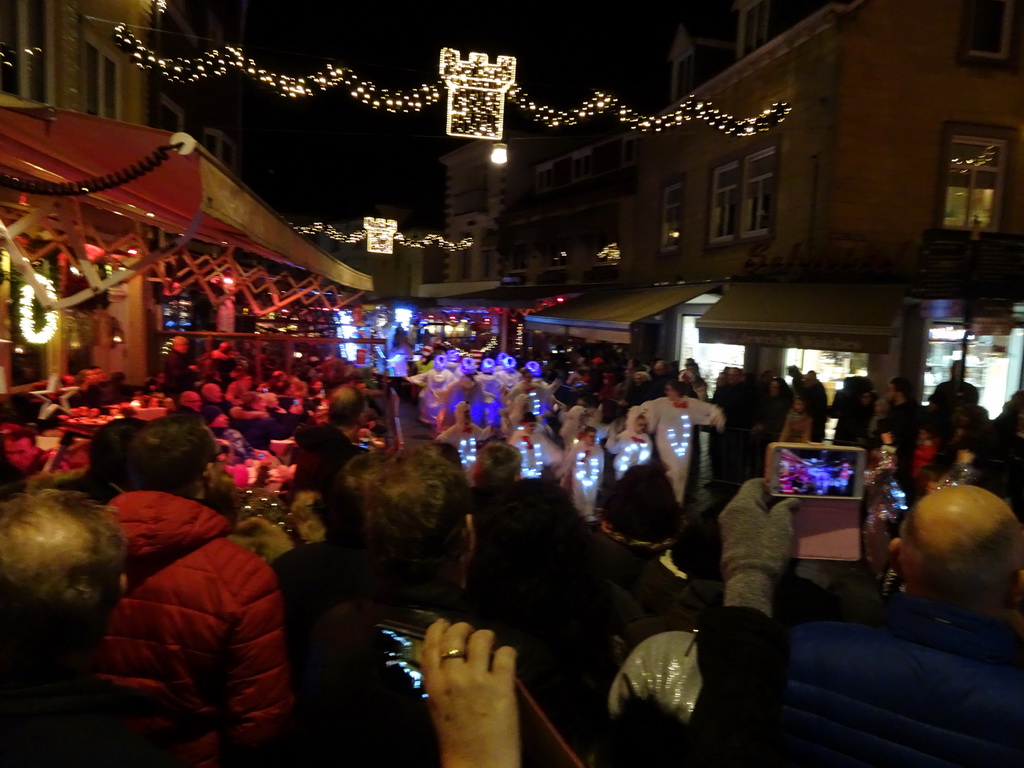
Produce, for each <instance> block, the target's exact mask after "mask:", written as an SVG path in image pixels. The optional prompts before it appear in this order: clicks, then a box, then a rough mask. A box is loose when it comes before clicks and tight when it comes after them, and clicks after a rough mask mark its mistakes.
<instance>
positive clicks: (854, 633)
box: [785, 486, 1024, 768]
mask: <svg viewBox="0 0 1024 768" xmlns="http://www.w3.org/2000/svg"><path fill="white" fill-rule="evenodd" d="M890 555H891V559H892V565H893V568H894V569H895V571H896V572H897V573H898V574H899V575H900V576H901V577H902V579H903V581H904V585H905V590H906V591H905V593H897V594H895V595H893V596H892V597H891V598H890V599H889V603H888V605H887V608H886V618H885V626H884V627H883V628H881V629H870V628H868V627H863V626H856V625H849V624H830V623H813V624H806V625H804V626H802V627H798V628H796V629H795V630H794V631H793V632H792V636H791V637H792V658H791V663H790V671H789V685H788V688H787V691H786V715H785V727H786V731H787V734H788V738H789V743H788V746H789V754H790V758H791V760H792V761H793V762H795V763H796V764H799V765H808V766H812V765H821V766H834V765H838V764H842V765H849V766H853V765H864V766H867V765H915V766H946V765H958V766H967V767H970V766H978V767H979V768H980V767H981V766H984V767H985V768H995V767H999V768H1011V766H1012V767H1017V766H1020V765H1024V714H1022V711H1021V708H1020V706H1019V705H1020V701H1021V700H1022V698H1024V671H1021V670H1020V669H1019V668H1017V667H1016V662H1017V651H1018V648H1019V646H1018V642H1019V641H1018V638H1017V637H1016V636H1015V635H1014V632H1013V630H1012V629H1011V628H1010V627H1009V626H1008V625H1007V624H1006V618H1007V615H1008V611H1016V610H1018V609H1019V606H1020V600H1021V595H1022V593H1024V575H1022V569H1024V540H1022V538H1021V529H1020V525H1019V524H1018V522H1017V520H1016V519H1015V518H1014V516H1013V513H1012V512H1011V511H1010V509H1009V508H1008V507H1007V506H1006V505H1005V504H1004V503H1003V502H1002V501H1001V500H1000V499H999V498H997V497H996V496H994V495H993V494H991V493H989V492H987V491H985V490H982V489H981V488H976V487H971V486H960V487H957V488H944V489H942V490H939V491H937V492H935V493H933V494H931V495H930V496H926V497H924V498H923V499H922V500H921V501H920V502H919V503H918V504H917V506H916V507H915V508H914V510H913V511H912V512H911V513H910V515H909V516H908V517H907V518H906V520H904V522H903V524H902V525H901V527H900V538H898V539H896V540H894V541H893V542H892V544H891V545H890ZM897 724H898V725H897ZM893 726H896V727H893Z"/></svg>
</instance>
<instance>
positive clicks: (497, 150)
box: [491, 141, 508, 165]
mask: <svg viewBox="0 0 1024 768" xmlns="http://www.w3.org/2000/svg"><path fill="white" fill-rule="evenodd" d="M491 162H492V163H494V164H495V165H504V164H505V163H507V162H508V145H507V144H502V143H501V142H500V141H499V142H497V143H496V144H495V145H494V146H493V147H491Z"/></svg>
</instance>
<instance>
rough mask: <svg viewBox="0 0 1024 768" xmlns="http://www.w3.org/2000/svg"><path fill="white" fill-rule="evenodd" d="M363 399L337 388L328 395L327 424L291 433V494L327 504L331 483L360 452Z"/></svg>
mask: <svg viewBox="0 0 1024 768" xmlns="http://www.w3.org/2000/svg"><path fill="white" fill-rule="evenodd" d="M365 410H366V396H365V395H364V394H363V393H362V392H360V391H359V390H358V389H356V388H355V387H338V388H337V389H336V390H334V392H332V393H331V398H330V401H329V404H328V407H327V423H326V424H318V425H316V426H312V427H306V428H305V429H300V430H299V431H298V432H296V433H295V445H296V447H297V450H298V453H297V455H296V458H295V465H296V466H295V479H294V480H293V481H292V494H293V495H294V494H295V493H298V492H299V491H317V492H318V493H319V494H320V497H321V498H322V499H323V501H324V503H325V504H328V503H329V502H330V500H331V495H332V491H333V488H334V480H335V477H337V475H338V473H339V472H340V471H341V469H342V467H344V466H345V464H347V463H348V461H349V459H351V458H353V457H355V456H358V455H359V454H360V453H362V452H363V449H362V448H361V447H360V446H359V444H358V440H359V430H360V429H361V428H362V425H363V411H365Z"/></svg>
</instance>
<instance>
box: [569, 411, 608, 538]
mask: <svg viewBox="0 0 1024 768" xmlns="http://www.w3.org/2000/svg"><path fill="white" fill-rule="evenodd" d="M565 456H566V461H565V465H564V466H565V475H564V482H565V485H566V486H567V487H568V488H569V490H570V491H571V492H572V498H573V501H574V502H576V509H577V510H579V513H580V515H581V516H582V517H583V518H584V519H585V520H588V521H590V520H594V519H596V515H595V512H594V510H595V509H596V507H597V492H598V489H600V487H601V478H602V477H604V449H603V448H602V447H601V446H600V445H598V444H597V430H595V429H594V428H593V427H588V426H584V427H583V428H582V429H581V430H580V431H579V434H578V435H577V440H576V443H575V445H574V446H573V448H572V449H571V450H569V449H567V450H566V454H565Z"/></svg>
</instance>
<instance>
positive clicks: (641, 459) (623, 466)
mask: <svg viewBox="0 0 1024 768" xmlns="http://www.w3.org/2000/svg"><path fill="white" fill-rule="evenodd" d="M620 439H621V438H620ZM640 439H641V442H639V443H638V442H636V441H635V440H633V439H630V441H629V442H628V443H626V444H625V445H624V446H623V447H622V448H621V450H620V451H619V453H618V455H617V456H616V457H615V477H616V479H618V478H621V477H622V476H623V475H624V474H626V472H627V471H628V470H629V469H631V468H632V467H636V466H639V465H641V464H646V463H647V462H648V461H650V460H651V444H650V441H649V440H646V439H643V438H640Z"/></svg>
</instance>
